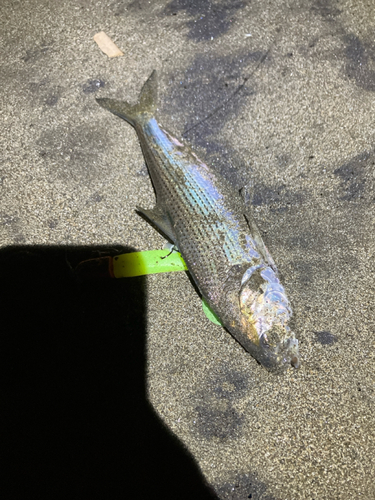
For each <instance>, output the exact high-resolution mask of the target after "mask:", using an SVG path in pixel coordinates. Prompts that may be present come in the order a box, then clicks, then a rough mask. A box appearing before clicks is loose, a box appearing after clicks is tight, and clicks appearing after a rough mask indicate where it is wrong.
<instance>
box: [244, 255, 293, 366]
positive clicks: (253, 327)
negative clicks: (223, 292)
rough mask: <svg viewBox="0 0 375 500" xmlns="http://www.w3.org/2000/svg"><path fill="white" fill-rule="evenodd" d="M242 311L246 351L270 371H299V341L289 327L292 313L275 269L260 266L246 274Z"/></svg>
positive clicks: (253, 267) (252, 268)
mask: <svg viewBox="0 0 375 500" xmlns="http://www.w3.org/2000/svg"><path fill="white" fill-rule="evenodd" d="M239 307H240V325H239V328H240V330H241V337H242V338H243V339H244V341H243V344H244V347H245V348H246V349H247V350H249V351H250V352H251V354H252V355H253V356H254V357H255V358H256V359H257V360H258V361H259V362H260V363H261V364H262V365H264V366H265V367H266V368H267V369H268V370H270V371H281V370H283V369H285V368H287V367H288V366H290V365H293V366H294V367H295V368H298V367H299V364H300V361H299V352H298V340H297V339H296V338H295V336H294V333H293V332H292V331H291V329H290V328H289V326H288V324H287V323H288V321H289V319H290V317H291V316H292V310H291V308H290V305H289V301H288V299H287V297H286V294H285V290H284V288H283V286H282V285H281V283H280V281H279V279H278V277H277V275H276V272H275V271H274V270H273V269H272V267H270V266H265V265H264V264H258V265H255V266H252V267H251V268H250V269H248V270H247V271H246V273H245V274H244V275H243V278H242V286H241V289H240V294H239Z"/></svg>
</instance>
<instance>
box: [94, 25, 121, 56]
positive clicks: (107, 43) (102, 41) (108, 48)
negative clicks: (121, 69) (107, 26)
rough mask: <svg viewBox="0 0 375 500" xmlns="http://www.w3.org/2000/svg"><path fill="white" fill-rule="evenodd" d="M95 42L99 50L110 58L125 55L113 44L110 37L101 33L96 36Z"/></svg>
mask: <svg viewBox="0 0 375 500" xmlns="http://www.w3.org/2000/svg"><path fill="white" fill-rule="evenodd" d="M94 40H95V42H96V43H97V44H98V45H99V49H100V50H101V51H102V52H104V54H107V56H108V57H118V56H123V55H124V53H123V52H121V50H120V49H119V48H118V47H117V45H116V44H115V43H114V42H112V40H111V39H110V38H109V36H108V35H106V34H105V33H104V31H101V32H100V33H97V34H96V35H95V36H94Z"/></svg>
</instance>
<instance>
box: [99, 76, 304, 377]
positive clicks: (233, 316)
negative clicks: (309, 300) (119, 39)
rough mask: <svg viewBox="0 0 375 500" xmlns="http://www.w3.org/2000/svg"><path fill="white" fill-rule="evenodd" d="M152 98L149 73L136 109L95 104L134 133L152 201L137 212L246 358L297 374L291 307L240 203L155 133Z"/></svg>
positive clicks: (168, 138)
mask: <svg viewBox="0 0 375 500" xmlns="http://www.w3.org/2000/svg"><path fill="white" fill-rule="evenodd" d="M156 93H157V83H156V72H153V74H152V75H151V77H150V78H149V79H148V81H147V82H146V83H145V85H144V86H143V89H142V92H141V95H140V98H139V102H138V103H137V104H136V105H134V106H131V105H130V104H128V103H126V102H121V101H116V100H113V99H106V98H104V99H97V101H98V103H99V104H100V105H101V106H102V107H104V108H106V109H108V110H109V111H111V112H112V113H114V114H116V115H117V116H120V117H121V118H123V119H125V120H126V121H128V122H129V123H130V124H131V125H132V126H133V127H134V128H135V130H136V132H137V135H138V138H139V141H140V144H141V148H142V151H143V155H144V158H145V161H146V164H147V167H148V171H149V173H150V176H151V180H152V183H153V186H154V189H155V193H156V198H157V201H156V205H155V207H154V208H153V209H152V210H148V209H144V208H140V207H137V209H138V210H139V211H140V212H141V213H142V214H143V215H144V216H145V217H146V218H148V219H149V220H150V221H151V222H152V223H153V224H154V225H156V226H157V227H158V228H159V229H160V230H161V231H162V232H163V233H164V234H165V235H166V236H167V237H168V238H169V239H171V240H172V241H173V242H174V244H175V245H176V246H177V247H178V249H179V251H180V252H181V255H182V256H183V258H184V260H185V262H186V265H187V268H188V269H189V272H190V274H191V276H192V278H193V280H194V281H195V283H196V285H197V287H198V289H199V290H200V292H201V294H202V295H203V297H204V298H205V299H206V301H207V303H208V305H209V306H210V308H211V309H212V310H213V311H214V312H215V314H216V315H217V316H218V317H219V318H220V320H221V322H222V324H223V325H224V326H225V328H226V329H227V330H228V331H229V332H230V333H231V334H232V335H233V337H234V338H235V339H236V340H238V341H239V342H240V344H241V345H242V346H243V347H244V348H245V349H246V350H247V351H248V352H250V353H251V354H252V355H253V356H254V357H255V358H256V359H257V360H258V361H259V362H260V363H261V364H263V365H264V366H265V367H266V368H268V369H269V370H274V371H278V370H280V369H283V368H285V367H287V366H290V365H291V364H292V365H293V366H295V367H298V366H299V352H298V340H297V339H295V336H294V334H293V333H292V332H291V331H290V328H289V327H288V326H287V321H288V320H289V318H290V316H291V314H292V313H291V309H290V305H289V301H288V299H287V297H286V293H285V290H284V288H283V287H282V285H281V284H280V281H279V279H278V278H277V270H276V267H275V264H274V262H273V259H272V257H271V256H270V254H269V252H268V250H267V248H266V247H265V245H264V243H263V240H262V238H261V236H260V233H259V230H258V229H257V227H256V225H255V223H254V221H253V219H252V214H251V207H250V205H249V203H248V202H247V200H246V196H245V197H242V196H241V195H240V193H239V192H237V191H236V190H235V189H234V188H233V186H232V185H231V184H230V183H229V182H228V181H227V180H226V179H224V178H223V177H222V176H221V175H220V174H219V173H218V172H216V171H215V169H214V168H211V167H208V166H207V165H206V164H205V163H204V162H202V161H201V160H199V159H198V158H197V156H196V155H195V153H193V152H192V151H191V149H190V148H189V147H188V146H186V145H184V144H182V143H181V142H180V141H178V140H177V139H175V138H174V137H173V136H172V135H171V134H170V133H169V132H167V131H166V130H164V129H163V128H162V127H160V125H159V124H158V122H157V121H156V119H155V116H154V114H155V112H156Z"/></svg>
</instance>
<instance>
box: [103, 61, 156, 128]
mask: <svg viewBox="0 0 375 500" xmlns="http://www.w3.org/2000/svg"><path fill="white" fill-rule="evenodd" d="M157 93H158V84H157V74H156V70H154V71H153V72H152V73H151V76H150V77H149V79H148V80H147V81H146V83H145V84H144V85H143V87H142V90H141V93H140V95H139V99H138V102H137V104H135V105H134V106H132V105H131V104H129V103H128V102H126V101H118V100H116V99H108V98H106V97H100V98H97V99H96V101H97V103H98V104H99V105H100V106H102V108H105V109H108V111H110V112H111V113H113V114H114V115H117V116H119V117H120V118H123V119H124V120H126V121H127V122H129V123H130V125H133V127H134V125H135V122H136V121H137V120H139V119H140V118H141V117H142V115H148V116H154V115H155V112H156V103H157Z"/></svg>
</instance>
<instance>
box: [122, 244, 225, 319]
mask: <svg viewBox="0 0 375 500" xmlns="http://www.w3.org/2000/svg"><path fill="white" fill-rule="evenodd" d="M187 270H188V268H187V267H186V264H185V261H184V259H183V258H182V256H181V254H180V252H176V251H173V252H171V251H170V250H146V251H144V252H131V253H124V254H121V255H117V256H116V257H113V274H114V277H115V278H131V277H134V276H144V275H147V274H157V273H171V272H176V271H187ZM202 309H203V312H204V314H205V315H206V316H207V318H208V319H209V320H210V321H212V323H214V324H215V325H221V322H220V320H219V318H218V317H217V316H216V315H215V313H214V312H213V311H211V309H210V308H209V306H208V304H207V302H206V301H205V299H203V298H202Z"/></svg>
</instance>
